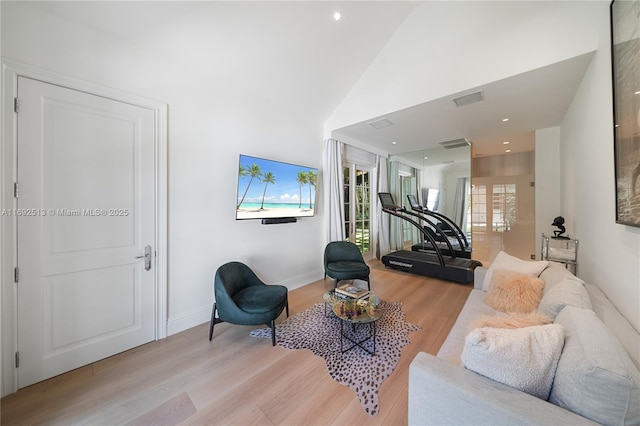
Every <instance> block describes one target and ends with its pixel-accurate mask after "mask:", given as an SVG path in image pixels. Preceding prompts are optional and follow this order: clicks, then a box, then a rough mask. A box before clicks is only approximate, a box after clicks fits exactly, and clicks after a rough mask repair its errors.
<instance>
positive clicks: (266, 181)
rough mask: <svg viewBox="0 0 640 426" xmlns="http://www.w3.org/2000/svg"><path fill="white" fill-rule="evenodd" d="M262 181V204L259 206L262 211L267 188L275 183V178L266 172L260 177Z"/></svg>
mask: <svg viewBox="0 0 640 426" xmlns="http://www.w3.org/2000/svg"><path fill="white" fill-rule="evenodd" d="M262 181H263V182H264V191H263V192H262V204H260V210H264V196H265V195H266V194H267V186H269V184H270V183H271V184H275V183H276V177H275V176H274V175H273V173H271V172H267V173H265V174H264V176H262Z"/></svg>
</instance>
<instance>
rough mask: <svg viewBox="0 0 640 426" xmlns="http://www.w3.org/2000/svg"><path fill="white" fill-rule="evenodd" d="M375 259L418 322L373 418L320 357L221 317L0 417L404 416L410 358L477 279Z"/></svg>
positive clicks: (128, 420) (380, 291) (10, 404)
mask: <svg viewBox="0 0 640 426" xmlns="http://www.w3.org/2000/svg"><path fill="white" fill-rule="evenodd" d="M370 265H371V267H372V273H371V283H372V290H373V291H374V292H375V293H376V294H377V295H379V296H380V298H381V299H384V300H388V301H396V300H399V301H402V302H403V311H404V312H405V314H406V321H407V322H410V323H413V324H418V325H420V326H421V327H422V330H421V331H417V332H414V333H411V334H410V335H409V337H410V339H411V341H412V343H411V344H410V345H409V346H406V347H405V348H404V350H403V352H402V356H401V358H400V362H399V363H398V366H397V367H396V369H395V371H394V372H393V374H392V375H391V376H390V377H389V378H387V380H385V382H384V383H383V384H382V387H381V388H380V393H379V401H380V414H379V415H378V416H376V417H371V416H369V415H367V414H366V413H365V412H364V410H363V409H362V408H361V406H360V403H359V401H358V399H357V397H356V396H355V393H354V392H353V391H352V390H351V389H349V388H347V387H345V386H342V385H340V384H338V383H337V382H335V381H334V380H333V379H331V377H330V376H329V374H328V373H327V369H326V366H325V364H324V361H323V360H322V359H321V358H319V357H316V356H315V355H313V354H312V353H311V352H309V351H303V350H288V349H283V348H281V347H279V346H276V347H272V346H271V341H270V340H268V339H257V338H254V337H250V336H249V331H250V330H252V329H254V328H257V327H246V326H237V325H232V324H225V323H222V324H218V325H216V327H215V332H214V337H213V341H212V342H209V340H208V331H209V328H208V327H209V326H208V324H202V325H199V326H197V327H194V328H191V329H189V330H186V331H184V332H182V333H178V334H176V335H173V336H170V337H168V338H166V339H163V340H161V341H157V342H153V343H149V344H146V345H143V346H140V347H138V348H135V349H132V350H130V351H127V352H125V353H122V354H119V355H116V356H113V357H110V358H107V359H105V360H102V361H99V362H96V363H93V364H91V365H88V366H85V367H82V368H79V369H77V370H74V371H72V372H69V373H66V374H63V375H61V376H58V377H54V378H52V379H49V380H47V381H44V382H41V383H38V384H35V385H33V386H30V387H28V388H25V389H21V390H20V391H18V392H16V393H14V394H11V395H8V396H6V397H5V398H3V399H2V401H1V411H0V415H1V420H2V424H3V425H5V424H6V425H14V424H18V425H25V424H45V423H46V424H65V425H67V424H92V425H121V424H132V425H160V424H169V425H175V424H194V425H201V424H216V425H231V424H236V425H247V424H264V425H275V424H287V425H303V424H317V425H330V424H335V425H347V424H349V425H353V424H358V425H360V424H385V425H404V424H407V385H408V371H409V364H410V363H411V361H412V360H413V357H414V356H415V355H416V354H417V353H418V352H428V353H431V354H435V353H436V352H437V351H438V349H439V348H440V346H441V345H442V342H443V341H444V339H445V337H446V335H447V334H448V332H449V330H450V328H451V326H452V325H453V323H454V322H455V319H456V318H457V316H458V314H459V312H460V310H461V309H462V306H463V305H464V302H465V301H466V299H467V296H468V295H469V292H470V291H471V285H470V284H468V285H460V284H454V283H449V282H446V281H441V280H437V279H432V278H425V277H420V276H416V275H410V274H405V273H401V272H397V271H393V270H388V269H385V268H384V267H383V266H382V264H381V263H380V262H379V261H372V262H370ZM332 285H333V284H332V280H331V279H327V280H326V281H325V280H320V281H316V282H314V283H311V284H309V285H306V286H304V287H302V288H299V289H296V290H293V291H291V292H290V293H289V305H290V313H291V315H295V314H296V313H297V312H300V311H303V310H305V309H307V308H309V307H311V306H312V305H313V304H315V303H320V302H322V294H323V292H324V291H326V290H327V289H330V288H331V287H332ZM284 319H285V315H284V314H283V315H282V316H281V317H280V318H279V319H278V321H277V322H281V321H284Z"/></svg>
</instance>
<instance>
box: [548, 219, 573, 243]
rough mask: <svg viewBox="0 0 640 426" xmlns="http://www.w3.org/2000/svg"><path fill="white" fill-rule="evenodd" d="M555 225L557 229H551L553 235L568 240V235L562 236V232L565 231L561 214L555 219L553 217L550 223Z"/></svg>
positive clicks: (558, 238)
mask: <svg viewBox="0 0 640 426" xmlns="http://www.w3.org/2000/svg"><path fill="white" fill-rule="evenodd" d="M551 225H553V226H555V227H557V228H558V231H553V237H552V238H555V239H557V240H568V239H569V237H567V236H564V235H562V234H564V232H565V231H566V228H565V227H564V217H562V216H558V217H556V218H555V219H553V223H552V224H551Z"/></svg>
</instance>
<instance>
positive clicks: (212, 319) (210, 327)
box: [209, 303, 224, 341]
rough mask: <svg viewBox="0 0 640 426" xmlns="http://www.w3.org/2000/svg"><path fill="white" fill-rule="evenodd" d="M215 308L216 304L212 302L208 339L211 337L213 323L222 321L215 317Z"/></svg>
mask: <svg viewBox="0 0 640 426" xmlns="http://www.w3.org/2000/svg"><path fill="white" fill-rule="evenodd" d="M216 309H217V306H216V304H215V303H214V304H213V310H212V311H211V323H210V324H209V341H211V339H212V338H213V326H214V325H215V324H218V323H221V322H224V321H222V320H221V319H220V318H216Z"/></svg>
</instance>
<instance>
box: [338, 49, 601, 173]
mask: <svg viewBox="0 0 640 426" xmlns="http://www.w3.org/2000/svg"><path fill="white" fill-rule="evenodd" d="M591 57H592V54H585V55H581V56H578V57H575V58H572V59H569V60H566V61H562V62H559V63H556V64H552V65H549V66H546V67H543V68H539V69H536V70H533V71H530V72H527V73H523V74H520V75H516V76H513V77H510V78H507V79H504V80H500V81H495V82H492V83H488V84H485V85H483V86H480V87H470V88H469V89H468V90H466V91H464V92H460V93H452V94H451V95H450V96H447V97H443V98H440V99H435V100H433V101H430V102H425V103H423V104H420V105H416V106H413V107H410V108H407V109H404V110H401V111H395V112H391V113H389V114H386V115H384V116H381V117H371V119H369V120H366V121H363V122H360V123H356V124H353V125H350V126H347V127H343V128H341V129H337V130H335V131H334V132H333V135H334V137H336V138H337V139H340V137H342V136H345V137H346V138H348V139H354V140H356V141H359V142H361V143H364V144H367V145H371V146H374V147H375V148H377V149H378V150H380V151H383V152H388V153H390V154H392V155H393V154H401V153H411V152H413V153H415V152H416V151H417V150H421V149H424V148H430V147H434V146H439V145H438V144H439V143H440V142H445V141H449V140H453V139H459V138H466V139H468V140H470V141H471V142H472V151H473V156H474V157H476V156H487V155H501V154H505V150H506V149H510V150H511V152H512V153H517V152H525V151H532V150H533V149H534V146H535V130H536V129H544V128H548V127H554V126H558V125H560V123H561V121H562V119H563V117H564V115H565V112H566V111H567V108H568V107H569V105H570V103H571V101H572V99H573V97H574V95H575V92H576V90H577V88H578V86H579V84H580V81H581V80H582V77H583V75H584V73H585V71H586V69H587V67H588V65H589V62H590V60H591ZM476 91H481V92H482V94H483V97H484V100H482V101H480V102H477V103H473V104H469V105H465V106H461V107H457V106H456V104H455V103H454V102H453V99H454V98H457V97H459V96H462V95H466V94H470V93H473V92H476ZM382 118H386V119H387V120H389V121H391V122H392V123H394V124H393V125H392V126H388V127H383V128H380V129H375V128H374V127H373V126H371V125H369V123H371V122H372V121H376V120H379V119H382ZM503 118H509V121H507V122H503V121H502V119H503ZM505 141H509V144H508V145H505V144H503V142H505ZM393 142H396V144H393ZM447 151H448V152H449V153H453V151H454V150H446V151H444V152H447ZM409 157H410V156H409ZM414 160H415V158H414ZM412 161H413V160H412Z"/></svg>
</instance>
